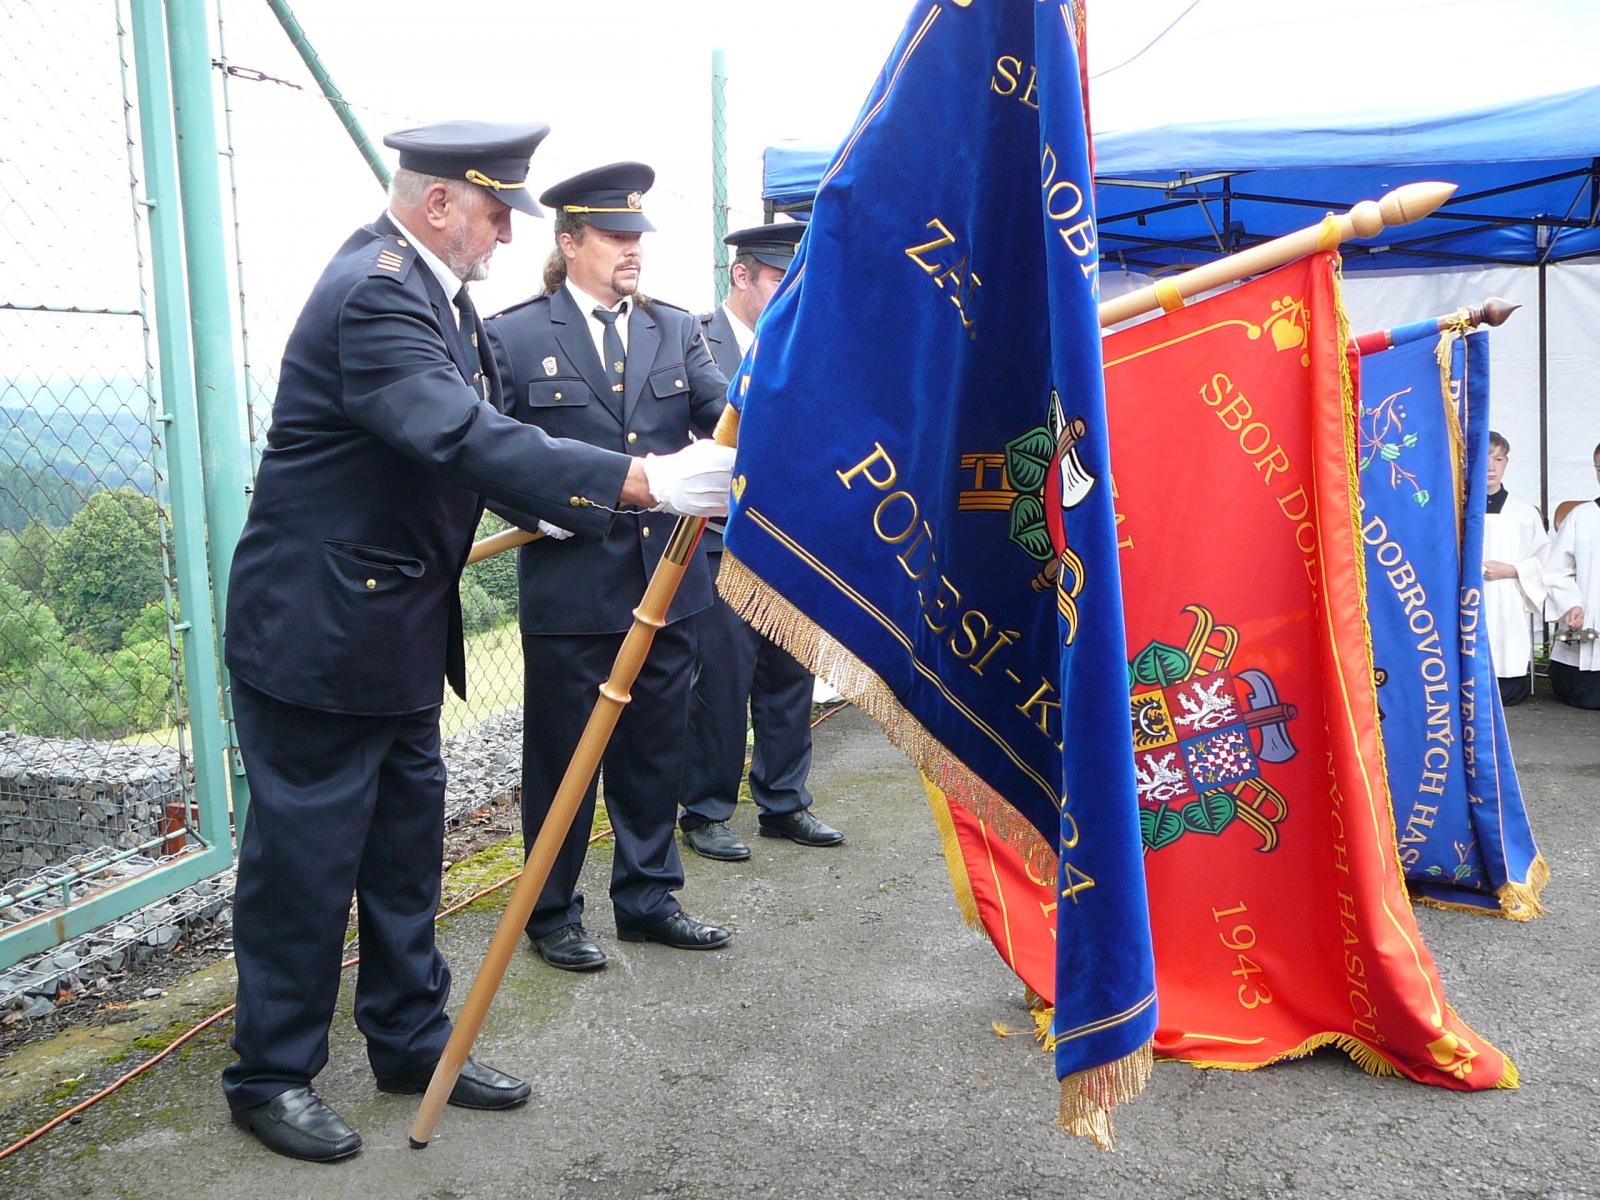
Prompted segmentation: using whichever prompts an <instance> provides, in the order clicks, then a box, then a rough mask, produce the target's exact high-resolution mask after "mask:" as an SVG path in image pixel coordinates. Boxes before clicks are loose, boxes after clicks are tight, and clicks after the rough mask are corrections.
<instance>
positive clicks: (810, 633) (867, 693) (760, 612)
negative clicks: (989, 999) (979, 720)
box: [717, 551, 1057, 879]
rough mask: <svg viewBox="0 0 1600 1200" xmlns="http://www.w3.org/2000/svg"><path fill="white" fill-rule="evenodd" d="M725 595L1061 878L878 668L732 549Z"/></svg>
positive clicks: (1042, 844)
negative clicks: (741, 559)
mask: <svg viewBox="0 0 1600 1200" xmlns="http://www.w3.org/2000/svg"><path fill="white" fill-rule="evenodd" d="M717 591H718V592H719V593H720V594H721V595H722V598H723V599H724V600H725V601H727V603H728V607H729V608H731V609H733V610H734V612H736V613H738V614H739V616H740V617H741V618H742V619H743V620H744V621H745V622H746V623H748V624H749V625H751V626H752V627H753V628H755V629H756V630H757V631H759V632H760V633H762V634H763V635H765V636H766V637H767V638H768V639H770V640H771V641H774V642H776V643H777V644H778V645H780V646H782V647H783V648H784V649H785V650H787V651H788V652H789V653H790V654H792V655H793V656H794V657H795V658H796V659H798V660H799V661H800V662H801V663H803V664H804V665H805V666H806V667H807V668H808V669H810V670H811V671H814V672H815V673H816V674H817V675H820V676H821V677H822V678H823V679H825V680H826V681H827V682H828V683H829V684H831V685H832V686H833V688H834V689H835V690H836V691H837V692H838V693H839V694H840V695H841V696H843V697H844V698H845V699H846V700H848V701H850V703H851V704H853V705H855V706H856V707H857V708H859V709H860V710H861V711H862V712H864V713H866V714H867V716H869V717H871V718H872V719H873V721H875V722H876V723H877V724H878V726H879V728H881V729H882V730H883V732H884V733H885V734H886V735H887V736H888V738H889V741H890V742H891V743H893V744H894V745H895V746H896V747H898V748H899V749H900V750H901V752H902V753H904V754H905V755H906V756H907V757H909V758H910V759H911V761H912V762H913V763H915V764H916V766H917V768H918V770H920V771H921V772H922V773H923V774H924V775H925V776H927V777H928V778H929V779H930V780H931V781H932V782H933V784H934V786H935V787H937V788H938V789H939V790H940V791H941V792H943V793H944V794H945V795H946V796H947V797H949V798H950V800H952V801H954V802H955V803H957V804H959V805H961V807H962V808H964V809H966V810H967V811H968V812H970V813H972V814H973V815H974V816H975V817H977V818H978V819H979V820H980V821H982V822H984V824H986V825H988V826H989V828H990V829H991V830H992V831H993V832H994V833H995V835H996V836H998V837H999V838H1000V839H1001V840H1002V841H1004V842H1005V843H1006V844H1007V845H1008V846H1010V847H1011V848H1012V849H1013V850H1015V851H1016V852H1017V853H1018V854H1020V855H1021V856H1022V858H1023V861H1024V862H1026V863H1027V864H1028V865H1029V866H1030V867H1031V868H1033V871H1034V873H1035V874H1036V875H1038V876H1040V877H1041V878H1044V879H1054V878H1055V874H1056V869H1057V863H1056V854H1055V851H1054V849H1052V848H1051V846H1050V845H1049V843H1047V842H1046V841H1045V840H1044V838H1043V837H1041V836H1040V834H1039V831H1038V830H1037V829H1035V828H1034V827H1033V823H1032V822H1031V821H1029V820H1028V818H1026V817H1025V816H1023V815H1022V814H1021V813H1019V812H1018V811H1017V810H1016V809H1015V808H1013V807H1012V806H1011V805H1010V804H1008V803H1007V802H1006V801H1005V800H1004V799H1003V798H1001V796H1000V795H999V793H997V792H996V791H995V790H994V789H993V788H991V787H990V786H989V785H988V784H986V783H984V782H983V781H982V780H981V779H979V778H978V777H977V776H976V775H974V774H973V773H972V771H971V770H970V769H969V768H968V767H967V765H966V764H965V763H963V762H962V761H961V760H960V759H958V758H957V757H956V756H955V755H954V754H952V753H950V751H949V749H948V748H947V747H946V746H945V745H944V744H943V743H942V742H940V741H939V739H938V738H936V737H934V736H933V734H931V733H929V732H928V730H927V729H926V728H925V727H924V726H923V725H922V723H921V722H920V721H918V720H917V719H916V718H915V717H913V716H912V715H911V714H910V713H909V712H908V711H906V709H905V707H904V706H903V705H902V704H901V703H900V700H899V698H898V697H897V696H896V695H895V694H894V692H893V691H892V690H890V688H889V686H888V685H887V684H886V683H884V682H883V680H882V679H880V678H878V676H877V674H876V673H875V672H874V671H873V670H872V669H871V668H870V667H868V666H867V665H866V664H865V663H863V662H862V661H861V660H860V659H859V658H857V657H856V656H855V655H854V654H852V653H851V652H850V651H849V650H848V649H846V648H845V647H844V646H843V645H841V644H840V643H839V642H838V641H836V640H835V639H834V638H833V637H832V635H830V634H829V633H828V632H827V631H826V630H824V629H822V628H821V627H820V626H819V625H817V623H816V622H814V621H813V620H811V618H810V617H808V616H806V615H805V614H804V613H802V612H801V611H800V610H799V609H798V608H796V607H795V606H794V605H793V604H791V603H790V602H789V601H788V600H787V599H785V598H784V597H783V596H781V595H779V594H778V593H777V592H776V591H774V590H773V589H772V587H770V586H769V585H768V584H767V583H766V582H765V581H764V580H763V579H762V578H761V577H760V576H759V575H757V574H756V573H755V572H754V571H752V570H751V569H750V568H749V567H748V566H746V565H745V564H744V563H742V562H740V561H739V559H738V558H737V557H735V556H734V555H733V554H732V553H731V552H729V551H724V552H723V555H722V565H721V567H720V568H718V571H717Z"/></svg>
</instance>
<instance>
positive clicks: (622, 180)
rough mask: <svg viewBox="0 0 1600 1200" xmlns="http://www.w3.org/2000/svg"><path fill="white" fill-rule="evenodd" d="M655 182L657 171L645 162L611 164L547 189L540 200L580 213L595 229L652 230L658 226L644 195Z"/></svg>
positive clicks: (642, 231) (644, 231)
mask: <svg viewBox="0 0 1600 1200" xmlns="http://www.w3.org/2000/svg"><path fill="white" fill-rule="evenodd" d="M655 181H656V173H655V170H654V169H653V168H651V167H647V166H645V165H644V163H641V162H619V163H609V164H607V165H606V166H603V167H595V168H594V169H593V170H591V171H584V172H583V173H582V174H581V175H574V176H573V177H572V178H571V179H563V180H562V181H561V182H560V183H558V184H555V185H554V186H553V187H548V188H546V189H545V190H544V194H543V195H541V196H540V197H539V203H541V204H548V205H549V206H550V207H551V208H560V209H562V210H563V211H564V212H569V213H579V214H581V215H582V216H584V217H586V218H587V219H588V221H589V224H591V225H593V226H594V227H595V228H596V229H609V230H612V231H614V232H617V233H651V232H653V231H654V229H655V226H654V225H652V224H650V222H649V220H648V219H647V218H646V217H645V215H644V211H643V210H644V194H645V193H646V192H648V191H649V190H650V185H651V184H652V183H654V182H655Z"/></svg>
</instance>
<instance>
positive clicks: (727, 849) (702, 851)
mask: <svg viewBox="0 0 1600 1200" xmlns="http://www.w3.org/2000/svg"><path fill="white" fill-rule="evenodd" d="M683 844H684V845H685V846H687V847H689V849H691V850H693V851H694V852H695V853H696V854H698V855H699V856H700V857H701V858H714V859H716V860H717V861H718V862H742V861H743V860H745V859H747V858H749V857H750V847H749V846H746V845H745V844H744V843H743V842H741V841H740V840H739V839H738V838H736V837H734V836H733V830H731V829H729V828H728V823H727V822H726V821H712V822H710V823H709V824H706V825H697V826H695V827H694V828H693V829H685V830H684V831H683Z"/></svg>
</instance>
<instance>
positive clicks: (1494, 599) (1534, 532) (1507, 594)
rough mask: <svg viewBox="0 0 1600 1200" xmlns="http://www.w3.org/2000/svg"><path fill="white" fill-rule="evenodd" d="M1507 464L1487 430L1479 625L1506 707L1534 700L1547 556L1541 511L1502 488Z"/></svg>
mask: <svg viewBox="0 0 1600 1200" xmlns="http://www.w3.org/2000/svg"><path fill="white" fill-rule="evenodd" d="M1510 459H1511V443H1510V442H1508V441H1506V439H1505V438H1504V437H1502V436H1501V435H1500V434H1498V433H1495V432H1494V431H1492V430H1491V431H1490V433H1489V465H1488V472H1487V477H1488V478H1487V481H1488V486H1489V502H1488V506H1487V508H1486V509H1485V513H1484V520H1483V578H1484V581H1485V582H1484V588H1483V621H1484V626H1485V629H1486V631H1487V633H1488V637H1489V655H1490V660H1491V661H1492V662H1493V663H1494V671H1495V675H1496V676H1497V677H1498V679H1499V682H1500V699H1501V702H1502V703H1504V704H1505V705H1506V706H1507V707H1510V706H1511V705H1513V704H1521V703H1522V702H1523V701H1524V700H1526V699H1527V698H1528V697H1529V696H1530V695H1532V694H1533V631H1532V625H1531V624H1530V618H1531V617H1532V616H1533V615H1535V614H1538V613H1542V612H1543V609H1544V601H1545V583H1544V561H1545V557H1546V555H1547V554H1548V553H1549V551H1550V536H1549V534H1548V533H1546V532H1545V527H1544V518H1543V517H1542V516H1540V515H1539V510H1538V509H1537V508H1535V507H1534V506H1533V505H1531V504H1529V503H1528V502H1527V501H1526V500H1524V499H1522V498H1521V497H1519V496H1513V495H1512V494H1511V493H1510V492H1508V491H1506V489H1505V487H1504V485H1503V484H1502V483H1501V482H1500V481H1501V478H1502V477H1503V476H1504V475H1505V473H1506V464H1507V463H1508V462H1509V461H1510Z"/></svg>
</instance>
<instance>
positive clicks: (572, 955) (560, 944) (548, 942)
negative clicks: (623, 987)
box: [533, 922, 606, 971]
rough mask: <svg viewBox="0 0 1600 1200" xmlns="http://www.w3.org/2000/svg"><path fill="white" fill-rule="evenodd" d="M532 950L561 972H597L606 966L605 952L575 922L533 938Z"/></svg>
mask: <svg viewBox="0 0 1600 1200" xmlns="http://www.w3.org/2000/svg"><path fill="white" fill-rule="evenodd" d="M533 948H534V949H535V950H537V951H538V952H539V957H540V958H542V959H544V960H545V962H547V963H549V964H550V965H551V966H552V967H559V968H561V970H563V971H598V970H599V969H600V968H601V967H603V966H605V965H606V952H605V951H604V950H602V949H600V947H599V946H596V945H595V944H594V939H593V938H591V937H590V936H589V935H588V933H586V932H585V931H584V928H583V926H582V925H580V924H577V923H576V922H574V923H573V924H571V925H563V926H562V927H561V928H560V929H557V930H555V931H554V932H553V933H547V934H545V935H544V936H543V937H540V938H534V939H533Z"/></svg>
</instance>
